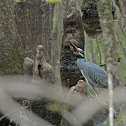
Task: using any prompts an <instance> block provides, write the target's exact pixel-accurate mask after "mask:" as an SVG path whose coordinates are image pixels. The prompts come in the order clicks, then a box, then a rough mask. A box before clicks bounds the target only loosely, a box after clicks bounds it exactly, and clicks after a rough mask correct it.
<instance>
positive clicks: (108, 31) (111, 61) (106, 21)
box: [97, 0, 121, 86]
mask: <svg viewBox="0 0 126 126" xmlns="http://www.w3.org/2000/svg"><path fill="white" fill-rule="evenodd" d="M97 7H98V12H99V16H100V24H101V27H102V33H103V38H104V52H105V62H106V65H107V72H108V73H111V74H112V75H113V79H114V86H117V85H120V84H121V79H120V75H119V70H118V64H117V61H118V54H117V52H116V51H117V49H116V40H115V33H114V28H113V24H112V19H113V18H112V13H111V5H110V1H109V0H107V1H105V0H102V1H98V2H97Z"/></svg>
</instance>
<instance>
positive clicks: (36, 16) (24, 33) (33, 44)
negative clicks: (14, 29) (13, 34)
mask: <svg viewBox="0 0 126 126" xmlns="http://www.w3.org/2000/svg"><path fill="white" fill-rule="evenodd" d="M14 8H15V19H16V23H17V26H18V31H19V34H20V37H21V40H22V43H23V46H24V48H25V50H26V55H27V56H28V57H30V58H32V59H33V60H34V59H35V55H36V48H37V45H43V46H44V49H43V51H44V56H45V58H46V60H47V62H48V63H51V42H52V32H51V30H52V28H53V9H54V4H49V3H46V2H42V0H30V1H27V0H26V1H22V2H20V3H16V4H15V7H14Z"/></svg>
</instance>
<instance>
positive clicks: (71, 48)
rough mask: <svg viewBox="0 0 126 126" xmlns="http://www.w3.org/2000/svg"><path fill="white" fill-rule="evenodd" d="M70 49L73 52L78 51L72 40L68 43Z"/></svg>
mask: <svg viewBox="0 0 126 126" xmlns="http://www.w3.org/2000/svg"><path fill="white" fill-rule="evenodd" d="M70 50H71V52H73V53H78V52H79V50H78V48H77V47H76V46H75V45H74V44H73V43H72V42H71V43H70Z"/></svg>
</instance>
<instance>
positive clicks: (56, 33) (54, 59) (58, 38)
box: [51, 4, 63, 85]
mask: <svg viewBox="0 0 126 126" xmlns="http://www.w3.org/2000/svg"><path fill="white" fill-rule="evenodd" d="M62 35H63V6H62V4H58V5H56V4H55V7H54V15H53V29H52V38H53V39H52V42H51V64H52V66H53V67H54V73H55V80H56V84H58V85H61V78H60V54H61V45H62Z"/></svg>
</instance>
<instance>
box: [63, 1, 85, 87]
mask: <svg viewBox="0 0 126 126" xmlns="http://www.w3.org/2000/svg"><path fill="white" fill-rule="evenodd" d="M65 6H67V8H68V9H67V10H66V12H65V17H64V22H63V23H64V35H63V44H62V50H61V67H62V69H61V79H62V80H63V83H65V84H66V86H72V85H75V84H76V82H77V81H78V79H79V77H80V76H81V74H80V71H79V70H78V68H77V65H76V57H75V56H74V55H73V54H72V53H71V52H70V48H69V45H70V42H73V43H75V44H76V45H77V46H78V47H80V48H82V49H84V29H83V22H82V18H81V12H80V5H79V3H78V1H75V0H71V1H69V3H67V4H66V5H65ZM73 78H74V79H73Z"/></svg>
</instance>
